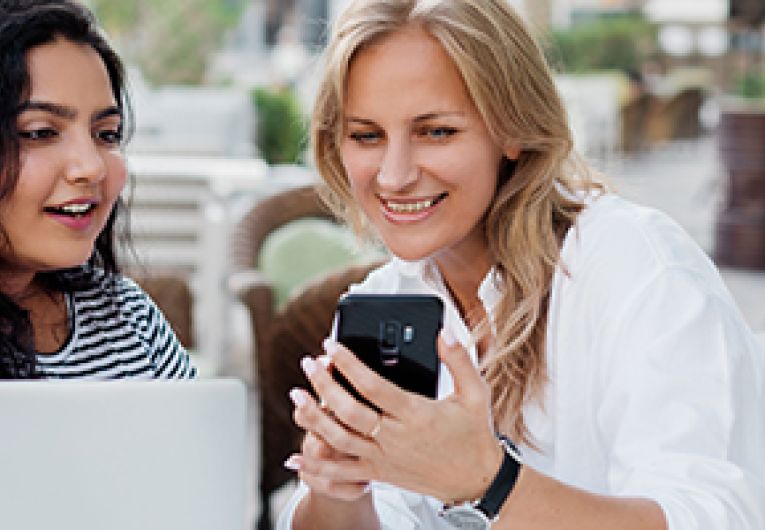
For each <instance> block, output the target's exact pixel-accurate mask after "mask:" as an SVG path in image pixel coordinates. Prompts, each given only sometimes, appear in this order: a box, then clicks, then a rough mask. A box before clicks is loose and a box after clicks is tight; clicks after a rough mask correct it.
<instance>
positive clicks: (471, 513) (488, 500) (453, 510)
mask: <svg viewBox="0 0 765 530" xmlns="http://www.w3.org/2000/svg"><path fill="white" fill-rule="evenodd" d="M497 438H498V439H499V443H500V445H501V446H502V448H503V449H504V450H505V455H504V458H503V459H502V465H501V466H500V468H499V471H498V472H497V475H496V476H495V477H494V480H493V481H492V482H491V484H490V485H489V489H487V490H486V493H485V494H484V496H483V497H482V498H480V499H479V500H477V501H474V502H465V503H463V504H456V505H454V504H453V505H445V506H444V507H443V509H442V510H441V512H440V513H439V515H440V516H441V517H442V518H443V519H444V520H446V521H447V522H448V523H449V524H451V525H452V526H453V527H454V528H458V529H460V530H487V529H489V528H491V525H492V523H494V521H496V520H497V518H498V517H499V512H500V510H501V509H502V505H503V504H504V503H505V499H507V497H508V495H510V492H511V491H512V490H513V486H515V482H516V480H518V473H520V471H521V464H522V463H523V462H522V460H521V453H520V451H518V448H517V447H516V446H515V445H514V444H513V442H511V441H510V440H509V439H508V438H507V437H506V436H504V435H502V434H499V435H497Z"/></svg>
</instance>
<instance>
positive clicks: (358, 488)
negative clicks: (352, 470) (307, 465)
mask: <svg viewBox="0 0 765 530" xmlns="http://www.w3.org/2000/svg"><path fill="white" fill-rule="evenodd" d="M299 477H300V480H302V481H303V482H304V483H305V485H306V486H308V487H309V488H311V490H313V491H316V492H318V493H321V494H323V495H327V496H329V497H332V498H335V499H339V500H343V501H355V500H357V499H359V498H361V497H363V496H364V495H366V494H367V493H368V492H369V483H368V482H359V483H353V482H332V481H330V480H328V479H326V478H324V477H318V476H316V475H311V474H310V473H302V472H301V473H300V474H299Z"/></svg>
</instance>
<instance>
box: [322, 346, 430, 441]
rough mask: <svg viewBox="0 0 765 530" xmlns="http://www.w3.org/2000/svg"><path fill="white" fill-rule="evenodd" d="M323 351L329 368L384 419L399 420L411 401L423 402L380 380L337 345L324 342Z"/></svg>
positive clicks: (382, 378)
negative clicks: (348, 383) (328, 362)
mask: <svg viewBox="0 0 765 530" xmlns="http://www.w3.org/2000/svg"><path fill="white" fill-rule="evenodd" d="M324 349H325V351H326V352H327V353H328V354H329V355H330V357H332V364H334V366H335V367H336V368H337V369H338V370H339V371H340V372H341V373H342V374H343V375H344V376H345V377H346V378H347V379H348V381H349V382H350V383H351V384H352V385H353V387H354V388H355V389H356V390H358V392H359V394H361V395H362V396H364V397H365V398H366V399H368V400H369V401H370V402H371V403H373V404H374V405H376V406H377V407H378V408H379V409H380V410H382V411H383V412H384V413H385V414H386V415H387V416H391V417H400V416H401V415H402V414H405V413H406V411H408V410H410V408H411V407H412V406H413V404H412V402H413V400H417V399H423V398H420V396H418V395H417V394H414V393H412V392H406V391H405V390H402V389H401V388H399V387H398V386H396V385H395V384H393V383H391V382H390V381H388V380H387V379H385V378H384V377H382V376H380V375H379V374H378V373H377V372H375V371H374V370H372V369H370V368H369V367H368V366H367V365H365V364H364V363H363V362H362V361H360V360H359V359H358V357H356V356H355V355H354V354H353V353H352V352H351V351H350V350H349V349H348V348H346V347H345V346H343V345H342V344H340V343H339V342H336V341H333V340H331V339H327V340H325V341H324ZM375 422H376V419H375ZM373 427H374V425H373V423H372V422H370V424H369V428H370V429H371V428H373Z"/></svg>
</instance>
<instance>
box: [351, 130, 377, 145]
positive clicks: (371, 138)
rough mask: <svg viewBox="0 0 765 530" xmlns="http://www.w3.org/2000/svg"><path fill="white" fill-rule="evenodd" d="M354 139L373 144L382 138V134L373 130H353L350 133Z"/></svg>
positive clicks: (361, 142)
mask: <svg viewBox="0 0 765 530" xmlns="http://www.w3.org/2000/svg"><path fill="white" fill-rule="evenodd" d="M348 136H349V137H350V138H351V139H352V140H353V141H355V142H358V143H360V144H371V143H374V142H376V141H377V140H379V139H380V138H381V136H382V135H381V134H380V133H377V132H373V131H369V132H352V133H350V134H349V135H348Z"/></svg>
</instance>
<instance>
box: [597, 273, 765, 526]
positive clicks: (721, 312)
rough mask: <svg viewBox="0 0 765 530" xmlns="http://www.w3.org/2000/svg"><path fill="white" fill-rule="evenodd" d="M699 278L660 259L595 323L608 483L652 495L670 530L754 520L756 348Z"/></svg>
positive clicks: (760, 480)
mask: <svg viewBox="0 0 765 530" xmlns="http://www.w3.org/2000/svg"><path fill="white" fill-rule="evenodd" d="M708 280H709V279H708V278H705V277H703V275H699V274H698V273H697V272H694V271H691V270H684V269H682V268H680V267H676V268H667V269H665V270H662V271H660V272H659V273H658V274H656V275H655V276H654V277H651V278H649V279H647V280H646V281H645V282H644V283H643V285H641V286H639V287H638V288H636V289H635V290H634V291H633V292H634V293H635V294H634V296H633V297H632V298H631V299H629V300H624V301H623V304H622V305H623V310H622V311H621V313H620V315H619V316H618V318H616V320H615V321H614V322H613V323H614V325H613V326H609V328H610V329H609V330H607V331H604V334H603V335H604V340H603V341H602V343H601V344H600V345H598V347H599V348H601V349H602V350H601V351H603V352H608V353H603V357H604V358H607V359H608V361H607V362H605V363H604V364H603V365H602V366H601V370H602V371H601V373H600V374H599V376H600V378H601V380H602V388H603V392H602V395H601V396H600V401H599V405H598V406H597V407H596V408H597V420H596V421H597V425H598V430H599V432H600V433H601V435H602V437H603V440H602V441H603V444H604V447H605V448H606V451H607V453H608V461H609V475H608V482H609V488H610V490H611V492H612V493H614V494H617V495H625V496H637V497H648V498H652V499H654V500H655V501H656V502H657V503H658V504H659V505H660V506H661V508H662V509H663V511H664V513H665V516H666V518H667V522H668V527H669V530H704V529H713V528H715V529H717V528H720V529H722V528H725V529H727V530H757V529H762V528H765V482H764V481H765V433H764V431H765V427H764V424H765V412H764V411H765V403H763V401H764V400H763V391H762V389H763V377H764V376H765V373H764V370H765V368H764V367H763V351H762V348H761V346H760V345H759V344H758V343H757V341H756V339H755V338H754V336H753V335H752V334H751V332H749V330H748V328H747V326H746V324H745V323H744V322H743V320H742V317H741V316H740V314H739V313H738V311H737V310H736V309H735V307H734V305H733V302H732V301H731V300H730V299H729V297H727V296H726V295H725V294H724V293H720V292H717V291H715V290H714V289H710V288H709V285H708Z"/></svg>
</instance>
